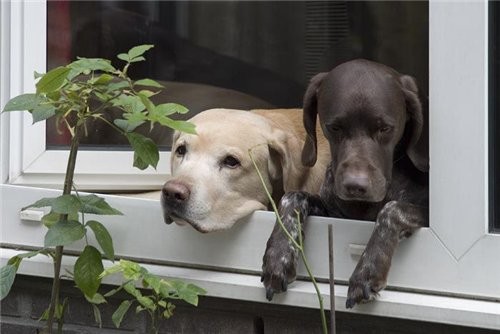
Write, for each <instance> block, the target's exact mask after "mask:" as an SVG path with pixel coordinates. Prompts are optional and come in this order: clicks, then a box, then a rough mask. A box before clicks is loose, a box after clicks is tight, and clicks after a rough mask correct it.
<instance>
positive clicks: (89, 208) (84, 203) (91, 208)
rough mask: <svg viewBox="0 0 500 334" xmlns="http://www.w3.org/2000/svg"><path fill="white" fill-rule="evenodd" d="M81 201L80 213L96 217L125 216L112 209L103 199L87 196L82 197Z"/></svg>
mask: <svg viewBox="0 0 500 334" xmlns="http://www.w3.org/2000/svg"><path fill="white" fill-rule="evenodd" d="M79 200H80V203H81V208H80V209H79V211H80V212H83V213H92V214H96V215H123V213H121V212H120V211H118V210H116V209H114V208H112V207H111V206H110V205H109V204H108V203H107V202H106V200H105V199H104V198H102V197H99V196H96V195H87V196H80V197H79Z"/></svg>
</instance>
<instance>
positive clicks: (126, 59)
mask: <svg viewBox="0 0 500 334" xmlns="http://www.w3.org/2000/svg"><path fill="white" fill-rule="evenodd" d="M116 58H118V59H120V60H123V61H127V62H128V61H129V56H128V54H126V53H120V54H118V55H117V56H116Z"/></svg>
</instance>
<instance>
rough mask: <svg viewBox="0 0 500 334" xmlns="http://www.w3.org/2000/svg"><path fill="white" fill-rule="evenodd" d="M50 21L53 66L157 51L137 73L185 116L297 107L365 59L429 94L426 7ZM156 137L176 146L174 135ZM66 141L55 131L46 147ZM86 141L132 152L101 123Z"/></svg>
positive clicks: (86, 10)
mask: <svg viewBox="0 0 500 334" xmlns="http://www.w3.org/2000/svg"><path fill="white" fill-rule="evenodd" d="M48 22H49V26H48V38H47V40H48V46H47V47H48V68H53V67H55V66H58V65H61V64H65V63H67V62H68V61H70V60H72V59H75V57H76V56H82V57H105V58H109V59H113V62H114V64H115V65H116V66H120V61H119V60H117V59H116V58H115V55H116V54H117V53H120V52H124V51H126V50H128V49H129V48H130V47H132V46H135V45H139V44H146V43H148V44H154V45H155V48H154V49H152V50H151V51H150V52H148V54H147V57H146V58H147V61H146V62H143V63H139V64H137V66H135V68H132V71H131V73H130V74H131V76H132V77H133V79H140V78H144V77H147V78H152V79H156V80H159V81H162V82H164V83H165V86H166V88H165V92H164V94H161V96H158V97H157V100H161V101H162V102H177V103H181V104H183V105H185V106H187V107H188V108H189V109H190V111H191V112H190V113H189V114H188V115H187V116H186V117H187V118H189V117H192V116H193V115H194V114H195V113H197V112H200V111H202V110H204V109H208V108H213V107H226V108H240V109H251V108H265V107H299V106H301V103H302V96H303V94H304V91H305V88H306V86H307V83H308V80H309V79H310V78H311V77H312V76H313V75H314V74H316V73H318V72H321V71H328V70H330V69H331V68H333V67H334V66H335V65H337V64H339V63H341V62H344V61H347V60H349V59H354V58H360V57H362V58H368V59H372V60H375V61H379V62H382V63H385V64H387V65H389V66H391V67H394V68H395V69H397V70H398V71H400V72H402V73H405V74H409V75H412V76H414V77H416V78H417V81H418V83H419V86H420V89H421V91H422V93H423V95H424V96H427V94H428V3H427V2H421V1H416V2H407V1H402V2H371V1H366V2H348V1H338V2H336V1H327V2H326V1H325V2H317V1H314V2H305V1H303V2H297V1H290V2H283V1H276V2H273V1H255V2H247V1H241V2H240V1H222V2H211V1H199V2H196V1H189V2H188V1H185V2H184V1H182V2H181V1H177V2H176V1H173V2H169V1H158V2H155V1H102V2H89V1H81V2H80V1H68V2H57V1H49V2H48ZM115 60H116V62H115ZM147 130H148V129H143V131H145V132H147ZM151 135H152V137H153V138H154V139H155V140H156V141H157V143H159V144H160V145H162V146H163V147H166V148H168V146H169V145H170V137H171V136H170V132H169V131H168V130H167V129H164V128H156V129H154V131H153V132H152V134H151ZM67 137H68V136H67V135H64V134H60V133H58V131H57V126H56V125H55V124H54V123H51V124H48V126H47V145H48V146H49V148H54V147H57V146H59V145H66V144H67V142H68V138H67ZM84 143H86V144H88V145H90V146H99V147H100V148H102V146H105V147H111V148H113V149H116V147H117V145H124V144H126V143H125V141H124V140H123V138H120V136H117V135H116V133H113V130H110V129H108V128H107V127H106V126H105V125H98V124H96V125H94V126H93V127H92V128H91V131H90V133H89V137H88V138H87V139H85V140H84Z"/></svg>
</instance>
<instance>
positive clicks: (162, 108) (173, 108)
mask: <svg viewBox="0 0 500 334" xmlns="http://www.w3.org/2000/svg"><path fill="white" fill-rule="evenodd" d="M155 111H156V112H157V113H159V114H160V115H162V116H170V115H172V114H186V113H187V112H189V109H188V108H186V107H184V106H183V105H180V104H177V103H163V104H159V105H157V106H156V108H155Z"/></svg>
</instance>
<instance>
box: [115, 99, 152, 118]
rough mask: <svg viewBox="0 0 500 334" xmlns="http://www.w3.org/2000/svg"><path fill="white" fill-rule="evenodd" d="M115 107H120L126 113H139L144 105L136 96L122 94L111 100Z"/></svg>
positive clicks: (144, 107)
mask: <svg viewBox="0 0 500 334" xmlns="http://www.w3.org/2000/svg"><path fill="white" fill-rule="evenodd" d="M113 105H114V106H115V107H122V108H123V109H124V110H125V111H126V112H127V113H131V114H136V113H140V112H141V111H143V110H144V109H146V106H145V105H144V103H143V102H142V101H141V98H140V97H138V96H130V95H125V94H122V95H120V96H119V97H117V98H116V99H114V100H113Z"/></svg>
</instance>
